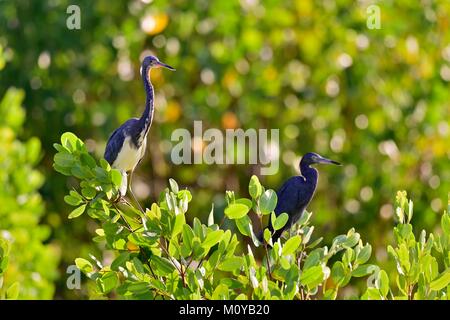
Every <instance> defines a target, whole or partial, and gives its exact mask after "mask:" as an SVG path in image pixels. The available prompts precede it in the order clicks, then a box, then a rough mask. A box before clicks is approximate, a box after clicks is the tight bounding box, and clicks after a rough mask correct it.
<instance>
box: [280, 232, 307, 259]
mask: <svg viewBox="0 0 450 320" xmlns="http://www.w3.org/2000/svg"><path fill="white" fill-rule="evenodd" d="M301 242H302V238H301V237H300V236H299V235H295V236H293V237H292V238H290V239H289V240H288V241H286V243H285V244H284V246H283V249H282V251H281V254H282V255H288V254H292V253H294V252H295V250H297V249H298V247H299V246H300V243H301Z"/></svg>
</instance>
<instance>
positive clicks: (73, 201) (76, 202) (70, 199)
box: [64, 196, 83, 207]
mask: <svg viewBox="0 0 450 320" xmlns="http://www.w3.org/2000/svg"><path fill="white" fill-rule="evenodd" d="M64 201H65V202H66V203H67V204H70V205H71V206H74V207H76V206H78V205H79V204H80V203H82V202H83V201H82V200H81V199H80V198H77V197H72V196H65V197H64Z"/></svg>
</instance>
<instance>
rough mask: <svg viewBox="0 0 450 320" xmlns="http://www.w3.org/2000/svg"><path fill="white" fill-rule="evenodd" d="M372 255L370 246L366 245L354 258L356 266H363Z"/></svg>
mask: <svg viewBox="0 0 450 320" xmlns="http://www.w3.org/2000/svg"><path fill="white" fill-rule="evenodd" d="M371 254H372V246H371V245H370V244H366V245H365V246H364V247H363V248H362V249H361V250H360V251H359V253H358V256H357V257H356V263H357V264H364V263H366V262H367V260H369V259H370V255H371Z"/></svg>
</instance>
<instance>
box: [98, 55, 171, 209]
mask: <svg viewBox="0 0 450 320" xmlns="http://www.w3.org/2000/svg"><path fill="white" fill-rule="evenodd" d="M160 67H163V68H167V69H169V70H175V69H174V68H172V67H171V66H169V65H167V64H164V63H162V62H161V61H159V60H158V58H156V57H154V56H147V57H145V58H144V60H143V61H142V65H141V76H142V80H143V82H144V88H145V93H146V100H145V110H144V112H143V113H142V115H141V117H140V118H132V119H129V120H127V121H126V122H125V123H123V124H122V125H121V126H120V127H119V128H117V129H116V130H115V131H114V132H113V133H112V134H111V136H110V137H109V139H108V142H107V144H106V149H105V154H104V158H105V159H106V161H108V163H109V164H110V165H111V166H112V167H113V168H116V169H119V170H120V171H121V172H122V186H121V188H120V193H121V196H124V195H125V194H126V190H127V188H128V189H129V191H130V193H131V195H132V196H133V198H134V199H135V201H136V202H137V203H138V205H139V202H138V201H137V200H136V197H135V196H134V194H133V191H132V190H131V179H132V175H133V171H134V169H135V168H136V166H137V165H138V164H139V162H140V161H141V160H142V158H143V157H144V154H145V149H146V145H147V134H148V131H149V129H150V126H151V124H152V119H153V111H154V106H153V86H152V84H151V82H150V70H151V69H152V68H160ZM128 172H129V173H130V179H129V181H128V182H127V173H128Z"/></svg>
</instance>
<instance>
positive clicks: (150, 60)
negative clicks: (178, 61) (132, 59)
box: [141, 56, 175, 72]
mask: <svg viewBox="0 0 450 320" xmlns="http://www.w3.org/2000/svg"><path fill="white" fill-rule="evenodd" d="M151 68H166V69H169V70H172V71H175V68H173V67H171V66H169V65H167V64H165V63H162V62H161V61H159V59H158V58H157V57H155V56H146V57H145V58H144V60H142V68H141V72H144V71H146V72H148V71H149V70H150V69H151Z"/></svg>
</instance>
